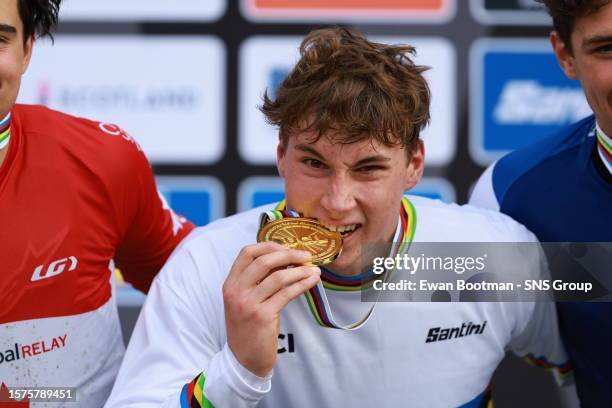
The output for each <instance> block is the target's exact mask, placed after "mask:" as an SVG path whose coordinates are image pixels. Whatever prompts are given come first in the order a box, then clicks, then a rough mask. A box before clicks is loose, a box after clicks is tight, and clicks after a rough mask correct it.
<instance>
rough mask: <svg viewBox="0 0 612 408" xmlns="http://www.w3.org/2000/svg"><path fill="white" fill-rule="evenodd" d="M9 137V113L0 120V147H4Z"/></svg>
mask: <svg viewBox="0 0 612 408" xmlns="http://www.w3.org/2000/svg"><path fill="white" fill-rule="evenodd" d="M10 138H11V113H10V112H9V113H8V115H6V117H5V118H4V119H2V121H1V122H0V149H4V148H5V147H6V145H8V144H9V140H10Z"/></svg>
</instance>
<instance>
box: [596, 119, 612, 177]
mask: <svg viewBox="0 0 612 408" xmlns="http://www.w3.org/2000/svg"><path fill="white" fill-rule="evenodd" d="M596 134H597V149H598V150H599V156H600V157H601V160H602V161H603V163H604V164H605V165H606V167H607V168H608V171H609V172H610V173H612V140H611V139H610V138H609V137H608V136H607V135H606V134H605V133H604V132H603V131H602V130H601V129H600V128H599V126H597V131H596Z"/></svg>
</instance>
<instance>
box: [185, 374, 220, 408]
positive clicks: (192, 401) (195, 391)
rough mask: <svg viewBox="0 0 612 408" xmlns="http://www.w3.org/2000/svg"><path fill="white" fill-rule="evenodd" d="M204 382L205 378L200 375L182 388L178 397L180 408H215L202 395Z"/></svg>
mask: <svg viewBox="0 0 612 408" xmlns="http://www.w3.org/2000/svg"><path fill="white" fill-rule="evenodd" d="M205 382H206V376H205V375H204V373H201V374H199V375H198V376H197V377H196V378H194V379H193V381H191V382H190V383H188V384H185V385H184V386H183V389H182V390H181V396H180V401H181V408H215V406H214V405H213V404H212V403H211V402H210V401H209V400H208V398H206V395H205V394H204V383H205Z"/></svg>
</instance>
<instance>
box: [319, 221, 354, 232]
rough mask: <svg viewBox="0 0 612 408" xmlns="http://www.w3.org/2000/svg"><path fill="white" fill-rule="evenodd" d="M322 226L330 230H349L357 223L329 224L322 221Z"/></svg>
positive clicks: (352, 229)
mask: <svg viewBox="0 0 612 408" xmlns="http://www.w3.org/2000/svg"><path fill="white" fill-rule="evenodd" d="M323 226H324V227H325V228H327V229H328V230H330V231H332V232H340V233H343V232H351V231H354V230H355V228H357V224H349V225H330V224H325V223H323Z"/></svg>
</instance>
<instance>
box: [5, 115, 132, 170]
mask: <svg viewBox="0 0 612 408" xmlns="http://www.w3.org/2000/svg"><path fill="white" fill-rule="evenodd" d="M12 113H13V117H14V118H15V120H16V121H17V122H18V124H19V128H20V129H21V130H22V132H23V133H24V134H26V135H27V137H28V139H32V140H34V142H35V144H36V145H42V146H51V145H52V146H55V147H59V148H60V149H59V150H60V151H65V152H70V153H72V154H77V155H78V156H79V158H80V160H85V161H87V160H88V159H91V160H92V161H94V162H100V161H104V159H105V158H108V159H110V160H113V161H115V160H117V159H122V158H126V159H129V158H133V157H135V156H142V155H143V154H142V149H141V148H140V146H139V145H138V143H137V142H136V141H135V140H134V138H132V137H131V136H130V135H129V134H128V133H127V132H126V131H124V130H123V129H121V128H120V127H119V126H117V125H115V124H111V123H105V122H100V121H95V120H91V119H87V118H81V117H77V116H73V115H69V114H66V113H63V112H59V111H56V110H53V109H49V108H47V107H44V106H40V105H21V104H18V105H15V106H14V108H13V110H12ZM52 151H54V150H52ZM117 164H118V163H115V165H117Z"/></svg>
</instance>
